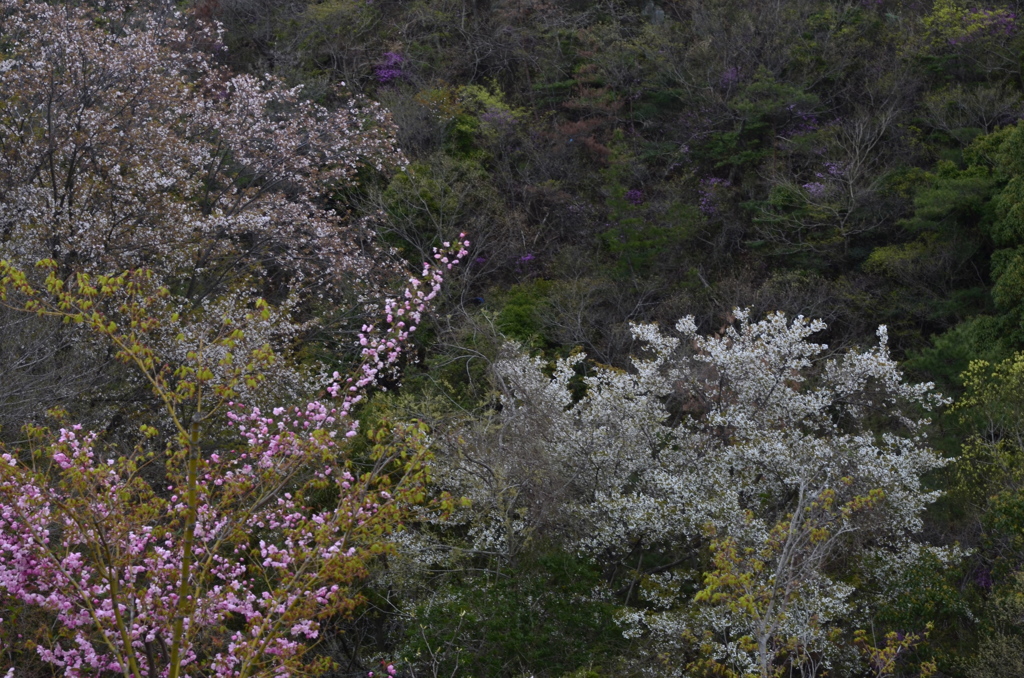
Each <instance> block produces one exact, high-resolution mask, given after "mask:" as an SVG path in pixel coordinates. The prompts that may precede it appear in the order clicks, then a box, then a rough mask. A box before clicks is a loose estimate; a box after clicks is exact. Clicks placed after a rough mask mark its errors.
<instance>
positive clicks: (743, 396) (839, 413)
mask: <svg viewBox="0 0 1024 678" xmlns="http://www.w3.org/2000/svg"><path fill="white" fill-rule="evenodd" d="M735 318H736V325H735V326H734V327H729V328H727V329H726V330H725V331H724V334H722V335H720V336H711V337H705V336H701V335H700V334H699V333H698V331H697V327H696V325H695V323H694V321H693V319H692V318H684V319H683V320H681V321H680V322H679V323H678V325H677V326H676V330H677V331H678V332H679V334H680V338H676V337H670V336H666V335H664V334H662V333H661V332H660V331H658V330H657V329H656V328H655V327H654V326H637V327H635V328H634V336H635V337H636V339H637V340H639V341H641V342H643V344H644V345H645V347H646V352H647V353H646V357H644V358H635V359H634V360H633V363H632V369H631V370H630V371H628V372H625V371H619V370H614V369H611V368H604V367H597V368H594V369H593V370H592V371H590V372H589V375H590V376H587V377H585V378H583V380H582V381H583V384H584V385H585V395H583V396H582V397H581V398H580V397H574V396H573V388H574V387H573V384H574V383H576V382H577V380H578V379H579V376H578V375H577V369H576V368H577V366H578V365H579V364H580V363H581V361H582V357H581V356H577V357H576V358H572V359H569V360H562V361H559V362H558V363H557V364H556V365H555V368H554V375H553V377H549V376H546V374H545V370H544V364H543V363H542V362H541V361H538V360H536V359H532V358H530V357H528V356H525V355H523V354H522V353H521V352H520V351H518V350H512V351H510V354H509V355H508V356H507V357H506V358H505V359H503V360H501V361H499V362H498V363H497V364H496V365H495V368H494V372H495V375H496V377H497V378H498V379H499V380H500V383H501V385H502V387H503V388H504V390H505V393H506V395H505V396H504V397H503V398H502V411H501V418H502V424H503V429H504V435H505V436H506V437H507V438H508V440H509V442H507V443H506V444H507V445H508V446H509V447H514V445H515V443H514V442H512V441H515V440H521V441H528V442H527V443H526V444H528V445H530V446H531V447H537V446H543V447H544V448H545V449H546V451H547V455H548V458H549V459H551V460H553V461H552V462H549V463H552V464H553V465H554V466H556V467H558V468H560V469H561V470H560V472H559V478H560V479H561V487H560V488H559V493H560V494H561V496H563V497H565V504H564V506H565V508H566V509H567V513H568V514H569V515H571V516H572V517H573V520H574V521H575V522H576V524H575V525H573V526H572V527H571V528H569V529H570V530H571V533H572V534H574V535H575V537H574V542H575V545H576V548H577V549H578V550H579V551H580V552H582V553H585V554H588V555H590V556H592V557H597V558H600V559H603V560H605V561H606V562H617V563H622V564H623V566H626V567H629V568H630V569H631V570H632V571H633V572H634V575H633V577H632V582H631V583H629V584H628V586H627V587H626V588H625V589H623V590H622V591H620V593H621V594H623V595H625V596H626V598H627V602H628V601H629V600H630V599H634V600H635V598H633V594H634V592H637V593H638V595H639V597H640V598H641V599H642V600H643V601H644V604H643V606H642V608H627V609H626V610H624V612H623V614H622V617H621V621H622V623H623V624H624V625H625V627H626V632H627V634H628V635H631V636H646V637H648V638H649V639H651V640H652V641H653V643H654V647H655V650H656V653H668V654H667V655H666V656H671V657H673V659H674V661H673V664H674V665H675V666H676V667H677V668H682V667H683V666H685V665H686V663H687V661H686V660H685V659H684V658H685V657H687V656H690V657H691V658H692V656H693V655H692V654H688V653H690V652H692V651H693V650H694V648H696V649H698V650H700V652H699V654H700V656H701V657H703V659H701V660H700V662H704V663H703V664H700V665H702V666H705V668H707V669H714V670H715V671H718V672H724V673H722V674H721V675H744V676H745V675H756V676H761V677H762V678H766V677H767V676H772V675H775V673H776V672H778V671H780V670H782V669H783V667H786V666H789V667H793V666H798V665H800V666H804V669H806V670H807V671H811V672H813V671H814V670H815V669H814V668H813V667H814V666H821V665H822V664H829V663H830V662H833V661H836V660H837V659H838V658H840V657H842V656H843V651H842V647H843V645H842V643H840V642H839V641H840V640H841V639H842V637H843V634H844V633H845V632H847V631H849V630H850V627H851V626H852V625H854V624H856V623H859V622H858V621H857V619H858V617H857V616H856V615H855V614H854V606H853V600H854V588H853V587H852V586H851V585H850V584H849V583H848V582H847V578H846V576H845V573H850V572H853V571H856V572H858V576H859V578H860V580H861V581H862V582H863V583H864V584H865V586H867V585H868V582H875V584H873V585H874V586H876V590H884V587H885V584H886V580H887V575H886V573H888V572H892V571H893V569H894V568H899V567H900V566H901V563H904V562H906V561H907V560H908V559H910V560H912V559H913V558H914V557H915V554H916V553H919V552H920V551H921V550H922V549H923V548H925V547H923V546H921V545H920V544H918V543H917V542H915V540H914V534H915V533H916V532H917V531H918V530H919V529H920V526H921V513H922V511H923V510H924V508H925V506H926V505H927V504H928V503H929V502H930V501H932V500H933V499H934V498H935V494H934V493H931V492H927V491H925V490H924V488H923V487H922V485H921V480H920V479H921V476H922V475H923V474H925V473H927V472H928V471H930V470H932V469H935V468H938V467H940V466H941V465H942V463H943V461H942V459H941V458H940V457H939V456H938V455H937V454H936V453H935V452H933V451H932V450H931V449H929V448H928V447H927V445H926V444H925V427H926V425H927V419H926V418H924V416H923V413H924V412H926V411H927V410H928V409H930V408H932V407H935V406H936V405H939V404H941V403H942V402H943V401H942V399H941V398H940V397H939V396H938V395H936V394H934V393H933V392H932V391H931V388H932V387H931V385H930V384H919V385H913V384H907V383H904V382H903V380H902V377H901V375H900V373H899V370H898V369H897V367H896V364H895V362H894V361H893V360H892V358H891V357H890V356H889V355H888V352H887V350H886V347H885V338H886V334H885V328H884V327H883V328H880V329H879V338H880V340H881V341H880V344H879V346H878V347H876V348H873V349H870V350H867V351H862V352H857V351H854V352H850V353H847V354H845V355H835V356H831V357H830V356H828V354H827V347H826V346H824V345H821V344H816V343H814V342H812V341H810V338H811V336H813V335H814V334H815V333H817V332H820V331H821V330H823V329H824V324H823V323H821V322H820V321H809V320H805V319H804V318H802V317H801V318H797V319H795V320H792V321H790V320H787V319H786V318H785V317H784V316H783V315H782V314H776V315H772V316H769V317H768V318H766V319H765V320H762V321H760V322H751V321H750V320H749V319H748V317H747V315H746V313H745V312H742V311H736V312H735ZM495 513H496V515H500V512H498V511H496V512H495ZM483 520H484V521H486V518H484V519H483ZM506 522H507V521H506ZM520 524H521V525H522V526H524V528H528V527H529V525H530V520H529V519H524V520H520ZM508 529H509V528H506V527H505V526H504V525H501V524H495V525H494V526H493V527H492V528H491V530H490V531H491V532H492V533H493V532H498V533H500V532H502V531H503V530H504V531H507V530H508ZM478 531H482V530H478ZM701 544H704V545H707V546H710V547H711V552H712V556H713V557H712V561H711V562H710V563H707V564H706V566H695V562H697V561H699V560H700V556H699V553H700V547H701ZM645 562H647V563H650V562H654V563H655V564H654V565H653V566H650V567H648V566H645V565H644V563H645ZM846 647H849V643H847V644H846ZM846 654H847V655H849V654H850V653H849V652H847V653H846ZM708 662H710V664H711V666H707V665H706V664H707V663H708ZM808 662H810V664H808ZM698 663H699V662H698ZM693 668H694V670H696V669H697V668H698V664H694V666H693ZM802 670H803V669H802ZM716 675H718V673H716Z"/></svg>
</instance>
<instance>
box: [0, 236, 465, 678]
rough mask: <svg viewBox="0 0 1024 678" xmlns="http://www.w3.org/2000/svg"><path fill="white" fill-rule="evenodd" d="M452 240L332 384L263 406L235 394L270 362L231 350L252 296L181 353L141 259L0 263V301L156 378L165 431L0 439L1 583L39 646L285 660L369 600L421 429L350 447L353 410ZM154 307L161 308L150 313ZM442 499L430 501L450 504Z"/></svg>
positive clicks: (82, 670) (276, 672) (97, 669)
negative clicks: (94, 268) (58, 324)
mask: <svg viewBox="0 0 1024 678" xmlns="http://www.w3.org/2000/svg"><path fill="white" fill-rule="evenodd" d="M465 244H468V243H456V244H455V246H454V247H452V246H451V245H449V244H446V249H445V250H444V251H440V252H437V253H436V255H435V259H436V260H435V262H433V263H428V264H425V265H424V267H423V271H422V275H421V276H419V277H413V278H411V279H410V281H409V285H408V286H407V287H406V289H405V290H404V292H403V293H402V294H401V295H400V296H399V297H398V298H396V299H389V300H387V301H385V303H384V310H383V313H384V317H383V318H381V322H380V323H378V324H377V325H372V326H371V325H365V326H364V327H363V332H362V333H361V334H360V336H359V344H360V345H361V347H362V349H361V350H362V354H363V358H364V360H363V363H362V365H361V367H360V368H359V370H358V371H357V372H356V373H355V374H353V375H351V376H348V377H345V376H343V375H341V374H339V373H337V372H335V373H334V375H333V378H332V379H331V381H330V384H329V386H328V387H327V389H326V391H327V394H328V395H329V396H330V399H329V400H326V401H321V400H314V401H311V402H308V403H306V404H304V405H302V406H300V407H278V408H274V409H273V411H272V412H271V413H269V414H267V413H264V412H261V411H260V409H259V408H255V407H246V406H244V405H243V404H241V403H238V402H236V401H235V399H236V398H237V396H238V393H239V388H240V386H242V385H244V384H246V383H249V384H250V385H251V384H252V383H255V382H258V381H260V380H261V379H262V378H263V372H264V369H265V367H266V366H267V365H269V364H271V363H272V362H273V360H274V359H275V356H274V354H273V352H272V351H271V350H270V349H269V347H263V348H262V349H261V350H256V351H236V349H237V347H238V346H239V345H240V341H241V340H242V339H243V338H244V334H245V329H246V326H247V324H249V323H258V322H260V321H261V320H265V319H266V317H267V316H268V315H269V313H270V311H269V308H268V305H267V304H266V303H265V302H261V303H256V304H255V305H254V309H253V310H252V311H251V312H250V313H249V314H247V315H246V316H244V317H236V318H227V319H225V321H224V322H223V323H222V325H221V326H220V327H219V328H217V329H216V330H212V329H211V330H210V332H209V333H208V334H207V335H206V336H204V337H202V339H201V341H198V342H197V345H198V348H197V349H196V350H194V351H190V352H189V353H188V355H187V356H186V357H185V358H184V359H183V360H180V361H177V362H169V361H167V360H166V356H163V355H161V354H160V352H159V351H158V350H157V349H155V348H154V346H153V345H152V343H151V342H149V341H148V338H149V336H150V335H152V334H157V333H159V331H160V329H161V326H162V325H164V324H167V323H169V322H172V319H168V318H166V317H162V316H161V315H160V312H161V310H162V309H164V308H165V307H164V305H163V301H164V300H165V299H166V298H167V297H168V296H169V292H168V291H167V289H166V288H164V287H161V286H159V285H156V284H154V280H153V278H154V276H152V275H151V274H147V273H145V272H134V273H124V274H121V275H118V276H90V275H88V274H78V275H77V276H76V277H75V279H74V281H73V282H70V283H65V281H64V280H63V279H62V277H61V276H60V274H59V268H60V267H59V265H58V264H57V263H56V262H54V261H52V260H50V261H43V262H41V264H40V266H41V268H43V269H44V270H45V271H46V272H47V275H46V280H45V285H44V286H43V287H39V286H36V285H33V284H32V282H31V281H30V276H28V275H26V274H25V272H23V271H22V270H20V269H18V268H16V267H14V266H13V265H11V264H9V263H7V262H5V261H3V262H0V300H2V301H3V303H4V304H5V305H6V306H8V307H10V308H15V309H19V310H22V311H25V312H31V313H36V314H40V315H49V316H55V317H58V318H62V319H64V320H66V321H69V322H72V323H76V324H79V325H82V326H84V327H85V328H87V329H88V330H89V331H90V332H92V333H94V334H96V335H98V336H100V337H102V338H103V339H105V340H106V341H108V342H109V343H110V345H111V346H112V347H113V348H114V350H115V352H116V354H117V357H118V359H119V360H121V361H122V362H125V363H127V364H129V365H132V366H134V368H135V369H136V370H137V371H138V372H139V373H140V374H141V375H142V376H143V378H144V379H145V380H146V381H147V382H148V383H149V385H150V387H151V390H152V392H153V394H154V395H155V396H156V397H157V399H158V400H159V401H160V402H161V403H162V405H163V409H164V412H165V414H166V417H167V420H168V421H169V422H170V423H171V428H172V431H173V434H172V435H171V436H170V438H169V439H167V440H164V441H163V442H162V443H161V436H160V435H159V432H158V430H157V429H156V428H155V427H153V426H150V425H147V424H144V425H143V426H142V427H141V431H140V436H139V439H138V441H137V443H136V445H135V447H134V449H133V450H131V451H129V452H125V450H123V449H117V448H116V447H113V446H104V445H103V443H102V440H101V438H100V436H99V435H98V434H97V433H95V432H89V431H85V430H83V429H82V428H81V427H80V426H70V427H65V428H62V429H60V431H59V433H55V434H53V435H49V434H48V433H46V432H44V431H36V435H35V436H34V440H35V444H34V445H33V446H32V447H31V448H30V449H21V450H18V449H3V448H0V589H2V590H3V591H4V592H5V593H6V594H7V595H8V596H9V597H10V598H13V599H15V600H17V601H19V602H20V603H21V604H23V605H25V606H28V607H31V608H36V609H38V610H40V611H41V612H42V613H43V614H44V615H46V616H47V617H48V618H49V619H50V620H51V625H50V631H48V632H47V634H46V636H45V637H41V638H39V639H38V640H39V641H40V642H39V643H38V645H37V652H38V655H39V657H40V658H41V659H42V660H43V661H45V662H48V663H50V664H52V665H53V666H54V667H56V668H58V669H59V670H62V671H63V673H64V675H66V676H86V675H88V676H94V675H107V674H111V675H113V674H120V675H123V676H126V677H127V676H131V677H133V678H152V677H156V676H161V677H166V678H177V677H179V676H196V677H198V676H232V677H239V678H240V677H243V676H246V677H247V676H288V675H305V674H306V673H307V672H309V671H314V670H318V669H324V668H326V664H327V663H329V661H328V660H327V659H324V658H320V659H317V658H314V659H312V660H309V659H308V658H307V651H308V649H309V647H310V645H311V644H313V643H314V642H315V641H316V639H317V637H318V636H319V633H320V627H319V624H320V621H321V620H322V619H324V618H325V617H327V616H330V615H338V614H346V613H348V612H350V611H351V610H352V609H353V608H354V607H355V606H356V605H357V604H358V602H359V595H358V594H357V593H356V592H355V590H354V588H353V586H354V584H355V583H356V582H357V581H358V580H359V579H360V577H361V576H362V575H363V574H364V573H365V571H366V568H367V565H368V563H369V562H370V561H371V560H372V559H373V558H375V557H376V556H377V555H378V554H380V553H382V552H384V551H386V550H387V549H388V548H390V547H389V546H388V544H389V542H388V541H387V540H386V538H385V537H386V535H387V534H388V533H390V532H391V531H393V530H395V529H396V528H398V527H399V526H400V525H401V521H402V520H403V517H404V516H405V514H406V511H407V509H408V507H409V506H410V505H411V504H414V503H421V502H423V501H424V498H425V489H424V488H425V483H426V482H427V480H428V474H427V469H426V466H425V462H426V461H427V454H426V452H425V446H424V443H423V431H422V430H421V429H420V428H418V427H416V426H405V427H395V428H391V429H390V430H388V429H384V430H380V431H373V432H370V433H369V435H368V438H369V440H370V441H371V449H370V451H369V452H368V453H365V454H362V455H360V456H359V457H358V458H357V457H355V456H353V455H352V454H350V451H349V446H348V444H347V441H348V439H349V438H352V437H353V436H355V435H356V430H357V427H358V422H357V421H356V420H354V419H353V418H352V416H351V410H352V408H353V406H355V405H356V404H357V403H358V402H359V401H360V400H361V399H362V397H363V395H364V394H365V393H366V390H367V389H368V388H369V387H371V386H372V385H373V383H374V382H375V380H376V379H377V377H378V375H380V374H381V373H382V371H385V370H388V369H390V368H393V367H394V366H396V364H397V362H398V361H399V359H400V357H401V355H402V351H403V349H404V346H405V345H406V343H407V341H408V339H409V336H410V333H411V332H413V331H415V329H416V326H417V325H418V324H419V323H420V322H421V320H422V314H423V312H424V311H425V310H426V307H427V305H428V304H429V303H430V302H431V300H432V299H433V298H434V296H435V295H436V294H437V292H438V291H439V289H440V284H441V282H442V277H443V276H442V273H441V271H447V270H448V269H451V268H452V267H453V266H455V265H457V264H458V262H459V260H460V258H461V257H463V256H464V255H465V250H464V249H463V246H464V245H465ZM154 309H156V310H157V311H156V313H154ZM444 503H445V502H444V501H442V502H441V505H440V506H439V507H438V508H439V509H440V510H441V511H444V510H446V507H445V506H444Z"/></svg>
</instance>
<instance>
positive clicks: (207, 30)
mask: <svg viewBox="0 0 1024 678" xmlns="http://www.w3.org/2000/svg"><path fill="white" fill-rule="evenodd" d="M97 5H98V7H97ZM147 7H148V8H149V9H150V10H151V11H147V9H146V8H147ZM0 35H2V36H3V41H4V49H3V52H2V54H0V90H2V91H3V92H4V93H5V96H4V97H3V98H2V100H0V140H2V143H0V191H2V192H3V196H4V199H3V201H0V222H3V223H4V224H5V228H6V229H7V231H6V233H5V236H4V238H3V241H2V242H0V257H3V258H6V259H9V260H11V261H17V262H23V263H28V264H32V263H34V262H35V261H36V260H38V259H43V258H49V259H54V260H56V261H58V262H59V263H60V264H61V265H62V266H65V267H67V268H68V269H71V270H85V271H89V272H94V273H95V272H99V273H109V272H111V271H120V270H125V269H129V268H137V267H142V268H147V269H151V270H153V271H154V272H155V273H157V274H158V275H159V276H160V278H161V279H162V280H164V281H165V282H167V283H171V282H173V283H174V286H175V288H176V289H178V290H180V292H181V294H182V295H183V296H185V297H188V298H190V299H192V300H195V299H204V300H205V299H209V298H215V297H216V296H218V295H222V294H225V293H236V292H237V291H238V290H242V289H244V288H247V287H255V288H257V289H265V288H266V287H267V286H272V287H273V288H274V290H275V293H276V294H278V295H280V293H281V292H282V290H284V291H287V292H290V293H295V292H297V291H306V292H313V293H316V294H321V295H324V294H335V295H340V294H342V293H344V292H345V291H346V290H347V289H349V288H350V287H351V285H352V284H355V283H358V282H359V281H361V280H363V281H365V280H367V279H368V278H369V277H370V276H368V273H369V272H370V271H371V270H373V269H375V268H378V267H379V264H378V263H377V262H376V261H375V257H374V256H373V255H374V251H373V250H370V251H369V253H367V252H366V251H364V249H363V248H362V247H361V246H360V244H361V243H360V241H361V240H363V241H368V239H367V238H365V237H363V236H364V235H365V234H362V233H361V232H360V230H359V229H357V227H356V224H353V223H350V222H349V221H348V220H347V219H346V217H345V215H343V214H339V213H338V212H337V211H335V209H333V208H332V203H331V197H332V195H334V194H336V192H337V190H338V189H339V188H344V187H347V186H351V185H354V184H355V183H356V181H357V176H356V175H357V172H359V171H360V170H361V169H363V168H373V169H375V170H385V169H387V168H395V167H400V166H402V165H403V164H404V163H405V160H404V157H403V156H402V154H401V152H400V151H399V150H398V148H397V147H396V145H395V129H394V125H393V124H392V123H391V121H390V118H389V116H388V115H387V113H386V112H385V111H384V110H383V109H382V108H381V107H380V106H378V105H377V104H374V103H372V102H368V101H364V100H357V99H349V100H348V101H347V102H345V103H344V105H342V106H340V107H337V108H335V109H328V108H326V107H324V106H321V105H319V104H316V103H313V102H311V101H308V100H306V99H304V98H303V97H302V91H301V88H299V87H293V88H289V87H286V86H285V85H284V83H282V82H281V81H280V80H279V79H277V78H274V77H272V76H269V75H265V76H261V77H257V76H252V75H234V74H232V73H230V72H228V71H227V70H226V69H224V68H222V67H220V66H218V65H217V63H216V62H215V60H214V58H213V56H212V55H211V54H210V53H209V52H208V51H206V50H204V47H205V46H206V45H210V44H216V43H219V42H220V40H221V36H220V35H219V27H217V26H204V25H202V24H201V23H197V22H196V20H195V19H194V18H191V17H189V16H187V15H185V14H183V13H182V12H181V11H180V10H179V9H178V6H177V5H176V4H175V3H173V2H170V1H169V0H166V1H164V0H158V1H157V2H153V3H147V4H146V6H145V7H144V6H140V4H139V3H135V2H126V1H124V0H108V1H107V2H103V3H58V4H54V3H47V2H38V1H34V0H0ZM377 259H383V258H381V257H377ZM392 272H393V271H390V270H389V271H388V273H389V274H390V273H392Z"/></svg>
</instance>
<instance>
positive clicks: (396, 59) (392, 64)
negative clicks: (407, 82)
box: [373, 52, 405, 85]
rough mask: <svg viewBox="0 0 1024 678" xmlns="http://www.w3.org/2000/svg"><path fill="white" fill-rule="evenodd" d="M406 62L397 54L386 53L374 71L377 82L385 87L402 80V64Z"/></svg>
mask: <svg viewBox="0 0 1024 678" xmlns="http://www.w3.org/2000/svg"><path fill="white" fill-rule="evenodd" d="M404 61H405V58H404V57H403V56H402V55H401V54H398V53H397V52H384V54H383V55H382V56H381V60H380V63H379V64H377V66H376V67H375V68H374V69H373V74H374V77H376V78H377V82H379V83H380V84H382V85H384V84H387V83H389V82H392V81H394V80H398V79H399V78H401V77H402V76H403V75H404V72H403V71H402V63H403V62H404Z"/></svg>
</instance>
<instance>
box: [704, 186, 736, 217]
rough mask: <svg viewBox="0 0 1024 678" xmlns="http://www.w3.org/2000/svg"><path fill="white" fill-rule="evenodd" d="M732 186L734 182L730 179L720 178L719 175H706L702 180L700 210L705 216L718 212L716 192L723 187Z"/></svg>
mask: <svg viewBox="0 0 1024 678" xmlns="http://www.w3.org/2000/svg"><path fill="white" fill-rule="evenodd" d="M729 186H732V182H731V181H729V180H728V179H719V178H718V177H705V178H704V179H701V180H700V204H699V207H700V211H701V212H702V213H703V214H704V216H708V217H712V216H714V215H716V214H718V205H717V204H716V202H717V201H716V199H715V194H716V193H717V192H718V190H719V189H721V188H727V187H729Z"/></svg>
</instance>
